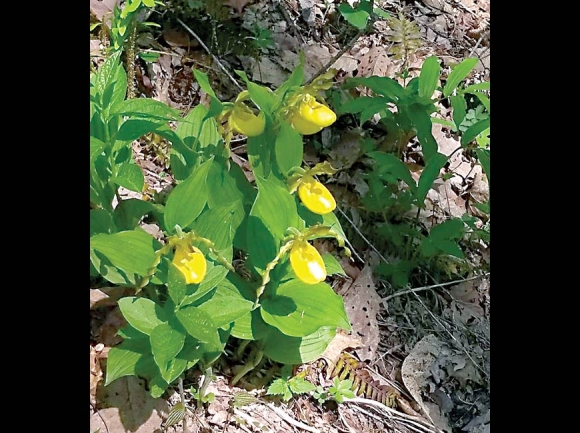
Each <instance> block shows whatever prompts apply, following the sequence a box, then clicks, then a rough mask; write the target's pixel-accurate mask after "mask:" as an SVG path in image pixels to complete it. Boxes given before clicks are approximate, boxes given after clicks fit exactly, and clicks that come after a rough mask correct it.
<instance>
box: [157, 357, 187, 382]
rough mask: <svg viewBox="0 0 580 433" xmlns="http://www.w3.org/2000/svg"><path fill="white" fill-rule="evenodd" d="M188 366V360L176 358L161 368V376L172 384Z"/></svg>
mask: <svg viewBox="0 0 580 433" xmlns="http://www.w3.org/2000/svg"><path fill="white" fill-rule="evenodd" d="M186 368H187V361H186V360H185V359H181V358H174V359H171V360H170V361H169V365H168V366H167V368H166V369H163V370H161V377H162V378H163V380H164V381H165V382H167V385H169V384H171V383H172V382H173V381H174V380H175V379H177V378H178V377H179V376H181V373H183V372H184V371H185V369H186Z"/></svg>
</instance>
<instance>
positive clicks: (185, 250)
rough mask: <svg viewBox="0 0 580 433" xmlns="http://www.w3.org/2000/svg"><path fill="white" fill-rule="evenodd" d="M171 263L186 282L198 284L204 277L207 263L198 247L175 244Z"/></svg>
mask: <svg viewBox="0 0 580 433" xmlns="http://www.w3.org/2000/svg"><path fill="white" fill-rule="evenodd" d="M173 264H174V265H175V266H176V267H177V269H179V270H180V272H181V273H182V274H183V276H184V277H185V282H186V283H187V284H199V283H201V282H202V281H203V279H204V278H205V272H206V269H207V263H206V261H205V257H204V255H203V253H202V252H201V251H200V250H199V248H196V247H194V246H186V245H177V247H176V249H175V256H174V257H173Z"/></svg>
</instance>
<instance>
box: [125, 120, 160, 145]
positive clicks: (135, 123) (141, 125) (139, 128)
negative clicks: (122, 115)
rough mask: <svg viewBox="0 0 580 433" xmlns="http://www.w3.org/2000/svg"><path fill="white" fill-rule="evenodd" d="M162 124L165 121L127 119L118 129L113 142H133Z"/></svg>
mask: <svg viewBox="0 0 580 433" xmlns="http://www.w3.org/2000/svg"><path fill="white" fill-rule="evenodd" d="M164 124H165V120H143V119H128V120H126V121H125V122H123V124H122V125H121V127H120V128H119V131H118V132H117V135H116V136H115V140H121V141H133V140H136V139H138V138H140V137H142V136H143V135H145V134H148V133H149V132H151V131H155V130H156V129H157V128H159V127H160V126H161V125H164Z"/></svg>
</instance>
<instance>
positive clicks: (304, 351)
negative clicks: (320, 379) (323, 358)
mask: <svg viewBox="0 0 580 433" xmlns="http://www.w3.org/2000/svg"><path fill="white" fill-rule="evenodd" d="M335 335H336V328H332V327H324V328H320V329H319V330H318V331H316V332H314V333H313V334H310V335H307V336H306V337H289V336H287V335H284V334H282V333H281V332H280V331H278V330H277V329H276V328H270V329H269V331H268V334H267V336H266V337H265V338H264V340H263V345H264V354H265V355H266V356H267V357H268V358H270V359H272V360H273V361H276V362H280V363H282V364H303V363H306V362H310V361H314V360H315V359H317V358H319V357H320V355H322V353H323V352H324V351H325V350H326V348H327V347H328V345H329V344H330V342H331V341H332V339H333V338H334V336H335Z"/></svg>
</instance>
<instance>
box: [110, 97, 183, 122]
mask: <svg viewBox="0 0 580 433" xmlns="http://www.w3.org/2000/svg"><path fill="white" fill-rule="evenodd" d="M110 115H119V116H131V117H139V118H142V119H145V120H164V121H170V120H175V121H177V120H181V113H180V111H179V110H177V109H175V108H171V107H170V106H168V105H166V104H164V103H163V102H161V101H157V100H155V99H151V98H134V99H126V100H124V101H122V102H120V103H117V104H115V105H114V106H113V107H112V108H111V112H110Z"/></svg>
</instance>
